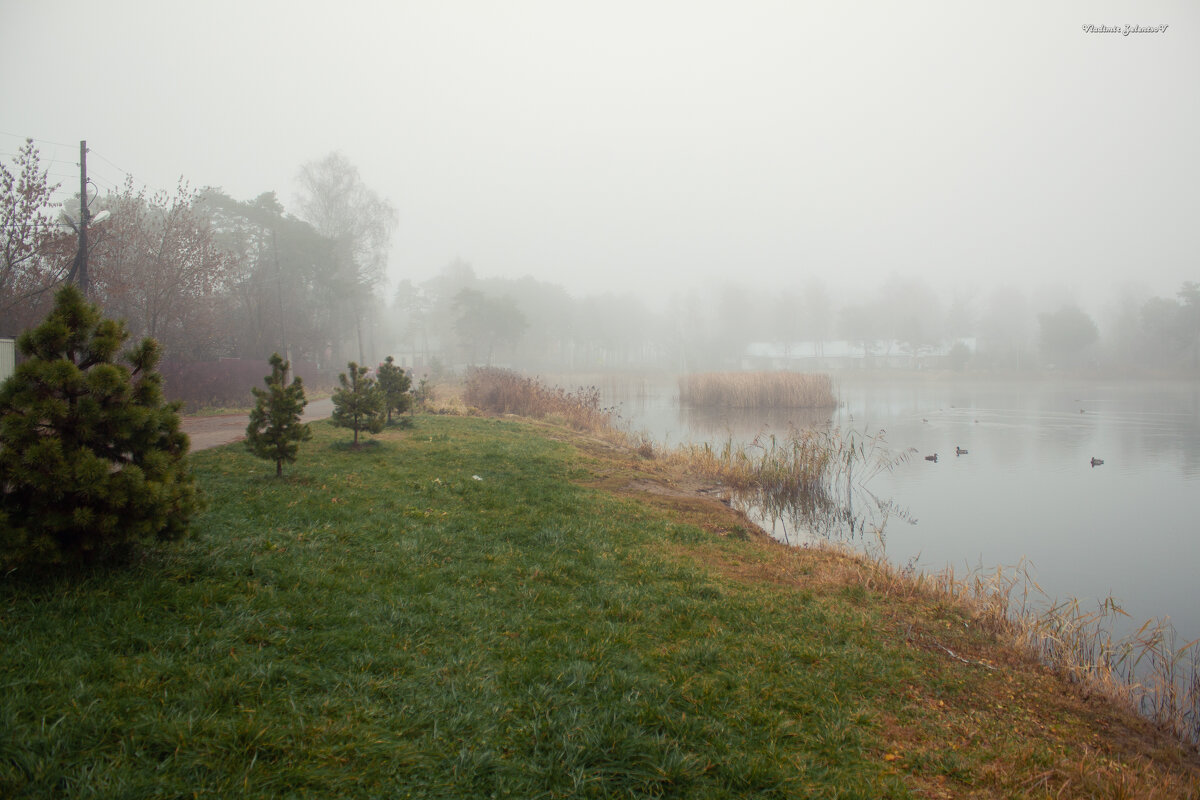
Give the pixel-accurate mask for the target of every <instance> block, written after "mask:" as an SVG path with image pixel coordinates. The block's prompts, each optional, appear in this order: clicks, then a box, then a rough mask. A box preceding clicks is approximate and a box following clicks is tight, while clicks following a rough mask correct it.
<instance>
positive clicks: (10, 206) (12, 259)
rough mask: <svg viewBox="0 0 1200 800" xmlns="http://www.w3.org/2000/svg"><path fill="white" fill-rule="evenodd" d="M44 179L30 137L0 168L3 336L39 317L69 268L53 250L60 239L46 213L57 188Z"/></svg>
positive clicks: (0, 313) (0, 322)
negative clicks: (44, 302)
mask: <svg viewBox="0 0 1200 800" xmlns="http://www.w3.org/2000/svg"><path fill="white" fill-rule="evenodd" d="M48 176H49V173H48V171H46V170H43V169H41V157H40V155H39V153H38V150H37V148H36V147H35V146H34V144H33V140H32V139H27V140H26V141H25V144H24V145H22V146H21V148H20V150H19V151H18V152H17V154H16V156H15V157H14V158H13V170H10V169H9V168H8V167H6V166H5V165H4V164H0V327H2V328H4V329H6V332H7V333H16V332H17V331H18V330H19V329H22V328H24V327H26V326H27V325H29V324H31V323H32V322H34V321H36V320H37V319H38V318H40V316H41V309H40V305H41V303H40V301H41V300H42V299H44V298H46V297H48V292H47V290H48V289H50V288H51V287H53V286H55V285H56V284H58V283H59V282H60V281H61V280H62V279H63V277H64V275H65V272H66V268H67V267H69V266H70V263H69V261H67V262H64V261H63V260H62V259H61V258H56V257H55V253H53V252H52V251H53V247H52V245H53V244H54V243H55V240H56V239H61V238H63V237H62V236H60V235H59V231H58V229H57V227H56V226H55V224H54V218H53V215H52V213H51V208H52V204H51V200H50V196H51V194H52V193H53V192H54V190H55V189H57V188H58V186H57V184H55V185H51V184H50V183H49V182H48Z"/></svg>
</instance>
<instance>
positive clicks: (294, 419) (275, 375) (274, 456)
mask: <svg viewBox="0 0 1200 800" xmlns="http://www.w3.org/2000/svg"><path fill="white" fill-rule="evenodd" d="M287 372H288V362H286V361H284V360H283V358H282V357H281V356H280V355H279V353H275V354H274V355H272V356H271V374H270V375H268V376H266V378H264V379H263V380H264V382H265V383H266V384H267V388H266V389H259V388H254V389H251V391H252V392H253V393H254V399H255V405H254V408H253V409H252V410H251V411H250V424H249V425H248V426H246V448H247V449H248V450H249V451H250V452H251V453H254V455H256V456H258V457H259V458H266V459H271V460H274V462H275V476H276V477H279V476H281V475H283V462H285V461H286V462H288V463H289V464H291V463H293V462H295V460H296V454H297V452H298V451H299V450H300V442H304V441H308V440H309V439H311V438H312V431H311V430H309V428H308V426H307V425H305V424H304V423H302V422H301V421H300V415H301V414H302V413H303V412H304V407H305V406H306V405H308V400H306V399H305V397H304V385H303V383H302V382H301V380H300V378H299V377H297V378H295V379H294V380H293V381H292V384H291V385H290V386H286V385H284V381H286V380H287Z"/></svg>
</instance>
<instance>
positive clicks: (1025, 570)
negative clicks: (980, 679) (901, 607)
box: [881, 561, 1200, 745]
mask: <svg viewBox="0 0 1200 800" xmlns="http://www.w3.org/2000/svg"><path fill="white" fill-rule="evenodd" d="M881 566H883V565H882V564H881ZM908 582H909V583H910V584H911V585H912V586H915V587H917V588H924V589H926V590H929V591H932V592H934V593H935V594H940V595H944V596H948V597H952V598H954V599H956V600H958V601H961V602H963V603H964V604H966V605H967V606H968V607H970V608H972V609H973V610H974V611H975V612H976V618H977V620H979V621H981V622H983V623H984V624H986V625H988V626H989V627H990V628H992V629H993V630H994V631H996V632H997V633H1000V634H1003V635H1007V636H1009V637H1010V638H1011V640H1012V641H1013V642H1014V643H1015V644H1017V645H1018V646H1019V647H1021V648H1023V649H1025V650H1026V651H1027V652H1029V653H1030V654H1032V655H1033V656H1034V657H1036V658H1037V659H1038V660H1040V661H1041V662H1042V663H1044V664H1046V665H1048V666H1050V667H1052V668H1054V669H1057V670H1059V671H1060V672H1062V673H1063V674H1065V675H1066V676H1067V677H1068V678H1069V679H1070V680H1072V681H1074V682H1076V683H1078V684H1080V685H1083V686H1085V687H1088V688H1089V689H1091V690H1093V691H1097V692H1099V693H1102V694H1104V695H1107V696H1109V697H1111V698H1113V699H1115V700H1117V701H1118V702H1121V703H1124V704H1125V705H1127V706H1128V707H1129V708H1131V709H1132V710H1134V711H1136V712H1138V713H1140V714H1141V715H1142V716H1144V717H1146V718H1147V719H1149V720H1151V721H1152V722H1154V723H1155V724H1157V725H1159V726H1160V727H1162V728H1164V729H1166V730H1169V731H1171V732H1172V733H1173V734H1174V735H1175V736H1177V737H1178V738H1180V739H1182V740H1184V741H1188V742H1191V743H1192V744H1193V745H1200V650H1198V649H1197V645H1198V644H1200V639H1197V640H1195V641H1192V642H1188V643H1186V644H1183V645H1179V644H1178V643H1177V641H1176V633H1175V629H1174V628H1173V627H1172V625H1171V623H1170V620H1169V619H1153V620H1149V621H1147V622H1145V623H1144V624H1143V625H1142V626H1141V627H1140V628H1138V630H1137V631H1135V632H1133V633H1132V634H1129V635H1125V636H1121V635H1118V634H1116V633H1115V632H1114V623H1115V621H1116V620H1118V619H1119V618H1122V617H1125V618H1127V617H1128V616H1129V615H1128V614H1127V613H1126V612H1125V611H1124V610H1123V609H1122V608H1121V607H1120V605H1119V604H1118V603H1117V602H1116V601H1115V600H1114V599H1113V598H1111V597H1108V598H1105V599H1104V600H1103V601H1101V602H1100V603H1099V604H1098V605H1097V606H1096V607H1095V608H1088V607H1086V606H1084V605H1081V604H1080V602H1079V601H1078V600H1077V599H1075V598H1069V599H1067V600H1064V601H1055V600H1052V599H1050V597H1049V596H1048V595H1047V594H1046V593H1045V591H1043V589H1042V587H1041V586H1039V585H1038V583H1037V581H1036V580H1034V579H1033V577H1032V576H1031V574H1030V565H1029V564H1028V562H1026V561H1022V562H1021V563H1019V564H1017V565H1015V566H1013V567H1008V568H1004V567H997V568H995V569H994V570H990V571H986V572H985V571H983V570H971V571H969V572H968V573H966V574H964V575H958V574H956V573H955V571H954V570H953V569H952V568H949V567H948V568H946V569H945V570H942V571H941V572H938V573H935V574H921V575H919V576H916V577H915V579H914V578H912V577H910V578H908Z"/></svg>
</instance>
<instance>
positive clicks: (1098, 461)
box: [1092, 456, 1104, 467]
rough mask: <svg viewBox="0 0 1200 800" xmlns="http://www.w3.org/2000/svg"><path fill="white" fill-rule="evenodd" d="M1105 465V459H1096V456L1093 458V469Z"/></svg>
mask: <svg viewBox="0 0 1200 800" xmlns="http://www.w3.org/2000/svg"><path fill="white" fill-rule="evenodd" d="M1103 463H1104V459H1103V458H1096V457H1094V456H1093V457H1092V466H1093V467H1098V466H1100V465H1101V464H1103Z"/></svg>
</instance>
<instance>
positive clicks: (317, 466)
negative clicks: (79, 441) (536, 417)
mask: <svg viewBox="0 0 1200 800" xmlns="http://www.w3.org/2000/svg"><path fill="white" fill-rule="evenodd" d="M314 431H315V436H314V439H313V441H312V442H310V443H307V444H305V445H304V446H303V448H302V450H301V456H300V460H299V461H298V462H297V463H296V464H295V465H292V466H290V467H288V468H287V469H286V470H285V475H284V478H283V479H282V480H277V479H275V478H274V476H273V469H274V468H273V465H272V464H270V463H268V462H266V461H260V460H257V459H254V458H253V457H251V456H249V455H248V454H247V453H245V452H244V450H243V449H242V448H241V447H240V446H238V445H234V446H229V447H225V448H218V449H216V450H212V451H206V452H203V453H198V454H195V455H194V456H193V457H192V458H193V464H194V467H195V469H196V472H197V474H198V477H199V480H200V484H201V486H202V487H203V489H204V493H205V496H206V500H207V502H208V510H207V511H206V512H205V513H203V514H202V515H201V516H200V517H199V518H198V519H197V520H196V523H195V525H194V530H195V536H194V538H193V539H191V540H189V541H187V542H184V543H182V544H175V545H164V546H163V547H161V548H156V549H153V550H150V551H148V552H146V553H145V554H143V555H142V556H141V557H140V558H139V559H138V560H137V561H136V562H135V563H133V564H130V565H125V566H110V567H98V568H93V569H91V570H88V571H83V572H78V573H75V574H72V575H70V576H65V577H62V578H58V579H54V580H49V581H36V580H30V579H25V578H22V577H21V576H19V575H10V576H7V577H5V578H3V579H2V580H0V797H9V796H13V797H46V798H50V797H56V798H57V797H96V798H126V797H127V798H143V797H193V796H198V797H234V796H236V797H364V798H365V797H492V796H496V797H520V798H534V797H543V798H551V797H631V798H632V797H659V796H679V797H809V796H812V797H864V798H865V797H909V796H918V795H919V794H920V792H918V789H920V787H926V788H927V787H929V786H935V785H940V784H939V783H938V782H939V781H950V784H949V785H951V786H952V787H953V786H957V787H971V788H972V790H975V789H979V788H980V787H983V789H984V790H987V787H989V786H993V787H995V786H999V787H1001V789H997V790H996V791H997V795H996V796H1003V795H1005V794H1006V793H1007V792H1006V791H1002V788H1003V785H1004V784H1003V781H1004V780H1006V779H1007V778H1002V777H997V776H995V775H992V774H991V773H989V772H988V769H989V767H987V766H986V765H987V764H989V763H991V761H990V760H994V759H995V757H996V754H997V753H1000V754H1001V756H1003V755H1004V754H1005V753H1010V751H1011V752H1012V753H1015V752H1017V751H1018V750H1020V749H1021V748H1029V754H1028V756H1024V755H1022V756H1020V759H1023V760H1020V759H1018V757H1017V756H1012V759H1013V762H1014V763H1018V761H1019V763H1020V764H1022V765H1023V768H1024V769H1026V770H1028V771H1029V773H1030V774H1035V773H1036V770H1037V769H1040V768H1041V767H1039V765H1040V764H1042V763H1043V762H1045V763H1048V764H1051V765H1053V764H1056V763H1059V762H1061V760H1062V756H1061V754H1060V753H1058V752H1057V751H1053V748H1052V747H1050V746H1049V745H1047V746H1045V747H1043V748H1042V749H1040V750H1038V749H1036V748H1034V747H1033V746H1032V745H1031V744H1030V740H1028V739H1026V738H1021V739H1019V740H1013V739H1011V738H1004V737H1005V736H1009V737H1011V736H1012V733H1011V724H1010V723H1009V721H1008V720H1007V719H996V720H992V721H991V722H990V723H986V724H993V725H995V726H996V731H998V732H999V733H995V734H993V735H995V736H998V737H1000V741H998V742H997V743H995V744H989V745H988V747H986V748H981V749H979V751H978V752H971V751H969V750H966V749H963V750H955V751H953V752H950V751H947V752H941V751H939V750H938V749H937V748H930V749H929V750H928V752H926V751H921V750H915V751H914V754H913V755H912V756H911V757H909V758H908V759H907V760H905V758H896V757H892V758H888V757H886V756H888V755H890V754H893V753H894V751H895V750H896V747H897V746H896V735H897V734H896V731H897V726H898V725H899V726H901V728H903V727H904V726H911V727H912V730H913V731H914V732H915V733H914V738H915V739H920V738H921V737H922V736H924V737H929V736H931V735H932V733H931V732H932V731H935V730H937V729H938V725H940V724H941V723H942V722H943V720H936V721H931V719H927V716H928V714H927V711H925V710H923V709H924V706H920V705H919V704H918V705H914V701H913V697H914V695H921V696H924V695H926V694H928V693H936V694H938V696H942V697H945V698H947V700H954V699H955V697H958V698H960V699H961V698H966V699H967V701H971V702H974V700H973V698H975V697H976V694H974V693H973V692H974V691H975V690H974V689H972V688H971V687H972V686H973V684H971V683H969V680H974V673H972V672H971V671H969V670H963V669H961V665H954V664H948V663H946V662H945V659H943V658H942V657H941V656H940V655H939V654H936V653H932V652H931V651H929V650H928V649H921V648H915V647H912V646H910V644H909V643H908V642H907V641H906V639H905V637H904V636H901V635H895V631H894V626H893V625H892V622H891V618H892V617H893V616H894V613H895V604H894V602H893V601H889V600H888V599H887V598H885V597H881V596H879V595H878V594H877V593H874V592H871V591H867V590H864V589H862V588H861V587H858V588H849V589H846V588H844V587H842V588H838V589H836V590H830V591H826V590H824V589H822V588H820V587H819V586H815V585H814V586H783V585H779V584H778V583H772V582H766V581H761V580H746V579H744V578H740V577H738V576H735V575H733V574H731V573H730V572H729V570H727V569H721V568H713V567H712V566H711V563H710V562H712V560H713V559H717V560H718V561H719V562H720V563H721V564H724V565H735V564H743V565H749V566H754V565H769V564H771V563H774V560H776V559H777V558H778V557H777V556H776V555H775V554H774V551H773V550H771V549H770V548H764V546H763V545H762V544H761V542H759V541H756V540H750V539H747V538H745V536H744V534H743V535H742V536H740V537H737V536H727V537H726V536H718V535H715V534H714V533H713V531H712V530H711V529H710V528H709V527H706V526H705V524H702V523H699V524H698V523H697V522H696V521H695V520H690V519H688V518H686V515H685V516H680V515H679V514H672V513H669V512H668V511H664V510H662V509H659V508H655V507H653V506H650V505H647V504H645V503H641V502H636V501H635V500H632V499H629V498H628V497H620V496H616V495H614V494H611V493H609V492H605V491H602V490H600V489H599V488H587V487H586V486H585V485H584V484H586V483H589V482H592V483H594V482H595V481H596V480H597V477H598V476H599V475H601V474H602V473H603V474H608V473H611V471H612V470H614V469H618V470H619V469H623V468H624V467H622V466H621V465H620V464H615V465H614V464H607V465H606V464H603V463H601V462H598V461H597V460H596V459H595V458H594V457H593V456H590V455H585V454H583V453H581V451H580V450H579V449H578V448H577V446H575V445H573V444H570V443H568V442H567V441H563V439H564V438H566V437H565V435H558V434H555V435H554V436H553V437H551V436H546V435H542V433H541V432H540V431H539V429H537V428H534V427H533V426H530V425H527V424H524V423H521V422H515V421H507V420H505V421H497V420H489V419H480V418H454V417H419V418H418V419H417V423H416V426H415V427H413V428H411V429H408V430H404V431H391V432H388V433H385V434H383V435H381V436H378V437H374V438H373V439H372V444H371V446H368V447H364V448H362V449H360V450H353V449H350V448H347V447H345V446H344V442H345V439H346V433H345V431H339V430H337V429H334V428H332V427H330V426H329V425H327V424H324V423H322V424H318V425H315V426H314ZM476 476H477V477H478V479H476ZM808 569H810V570H811V569H812V566H811V564H810V565H809V566H808ZM958 613H959V612H958V611H957V610H952V611H945V612H938V614H940V616H937V619H942V618H943V617H944V618H946V619H958V617H957V616H955V615H956V614H958ZM931 624H932V623H931ZM947 635H949V634H947ZM955 646H958V645H955ZM914 687H917V688H914ZM964 687H966V688H964ZM964 702H966V701H964ZM964 713H965V712H964ZM985 722H986V721H985ZM986 724H985V723H980V729H981V730H986ZM1061 724H1062V725H1063V726H1064V727H1065V728H1066V729H1068V730H1075V728H1074V727H1072V726H1078V725H1079V724H1081V723H1079V722H1077V721H1064V722H1062V723H1061ZM1006 726H1007V728H1006ZM1006 731H1007V732H1006ZM1033 741H1034V743H1037V742H1039V741H1040V740H1037V739H1034V740H1033ZM1052 751H1053V752H1052ZM1010 755H1011V753H1010ZM1107 757H1109V758H1110V760H1111V758H1113V757H1114V756H1112V754H1111V753H1110V754H1109V755H1108V756H1107ZM1020 778H1021V775H1017V779H1020ZM1063 780H1064V779H1062V778H1061V776H1060V778H1058V779H1056V781H1057V782H1056V783H1055V784H1054V785H1056V786H1062V785H1064V784H1063ZM934 796H936V795H934ZM985 796H987V795H986V791H985Z"/></svg>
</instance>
